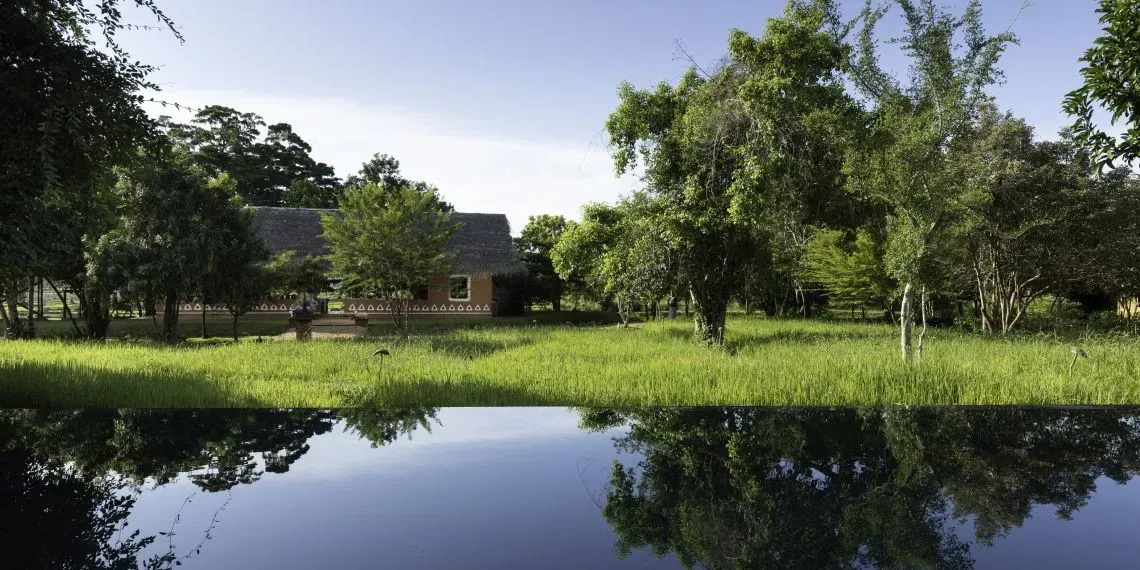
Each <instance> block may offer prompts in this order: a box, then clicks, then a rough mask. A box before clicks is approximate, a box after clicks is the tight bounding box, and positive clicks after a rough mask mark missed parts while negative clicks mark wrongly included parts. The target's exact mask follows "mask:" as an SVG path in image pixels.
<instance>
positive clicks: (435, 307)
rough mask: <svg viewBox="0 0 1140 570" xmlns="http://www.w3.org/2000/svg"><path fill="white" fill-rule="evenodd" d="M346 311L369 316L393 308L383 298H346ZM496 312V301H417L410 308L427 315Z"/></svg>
mask: <svg viewBox="0 0 1140 570" xmlns="http://www.w3.org/2000/svg"><path fill="white" fill-rule="evenodd" d="M344 312H346V313H349V314H351V313H364V314H367V315H368V316H369V317H372V316H377V317H381V316H388V315H390V314H392V308H391V305H390V304H389V302H388V301H385V300H382V299H345V300H344ZM494 312H495V304H494V303H472V302H470V301H449V302H447V303H431V302H428V301H415V302H413V304H412V306H411V309H410V314H412V315H415V316H425V317H430V316H441V317H443V316H447V317H489V316H492V315H494Z"/></svg>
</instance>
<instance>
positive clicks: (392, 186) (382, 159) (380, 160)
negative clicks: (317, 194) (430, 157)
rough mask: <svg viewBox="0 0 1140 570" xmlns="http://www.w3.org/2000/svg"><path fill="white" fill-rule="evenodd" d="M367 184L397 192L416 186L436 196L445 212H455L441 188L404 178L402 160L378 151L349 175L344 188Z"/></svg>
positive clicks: (439, 207) (417, 189) (439, 205)
mask: <svg viewBox="0 0 1140 570" xmlns="http://www.w3.org/2000/svg"><path fill="white" fill-rule="evenodd" d="M366 184H376V185H378V186H380V187H382V188H383V189H384V191H385V192H390V193H395V192H398V191H400V190H401V189H403V188H406V187H411V188H414V189H415V190H416V191H417V192H419V193H420V194H425V195H426V194H428V193H432V195H433V196H435V201H434V202H433V203H434V204H435V206H436V207H437V208H438V209H440V210H441V211H444V212H453V211H455V208H454V207H452V205H451V204H449V203H447V202H445V201H444V200H443V198H442V197H441V196H440V195H439V189H438V188H436V187H435V186H432V185H430V184H428V183H426V182H417V181H413V180H408V179H407V178H404V175H403V174H401V173H400V161H398V160H396V159H395V158H394V157H392V156H389V155H387V154H380V153H376V154H374V155H372V158H371V159H370V160H369V161H368V162H365V163H364V164H362V165H361V166H360V172H358V173H357V174H354V175H352V176H349V177H348V178H347V179H346V180H345V181H344V188H343V189H342V192H343V191H344V190H345V189H348V188H355V187H360V186H364V185H366Z"/></svg>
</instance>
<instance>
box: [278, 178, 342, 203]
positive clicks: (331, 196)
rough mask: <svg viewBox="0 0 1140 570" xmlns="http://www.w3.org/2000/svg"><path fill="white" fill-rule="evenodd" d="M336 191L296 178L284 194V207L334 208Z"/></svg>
mask: <svg viewBox="0 0 1140 570" xmlns="http://www.w3.org/2000/svg"><path fill="white" fill-rule="evenodd" d="M336 199H337V191H336V190H333V189H329V188H327V187H323V186H321V185H319V184H317V183H316V182H313V181H312V180H308V179H306V178H297V179H295V180H293V181H292V182H291V183H289V189H288V190H287V191H286V192H285V205H286V206H288V207H290V208H335V207H336Z"/></svg>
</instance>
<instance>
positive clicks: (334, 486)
mask: <svg viewBox="0 0 1140 570" xmlns="http://www.w3.org/2000/svg"><path fill="white" fill-rule="evenodd" d="M1138 419H1140V409H1083V410H1064V409H1014V408H1007V409H968V408H958V409H953V410H950V409H944V410H921V409H920V410H843V409H839V410H823V409H799V410H797V409H776V408H771V409H749V408H744V409H732V408H728V409H694V410H670V409H656V410H568V409H558V408H482V409H480V408H448V409H442V410H433V409H427V408H425V409H421V410H355V411H354V410H345V411H340V412H330V411H311V410H301V411H281V410H278V411H257V412H255V411H145V410H124V411H104V412H93V411H82V412H67V411H58V412H36V411H26V410H5V411H0V505H2V506H3V509H2V510H0V536H6V537H7V538H6V539H5V540H12V541H14V542H13V544H19V545H22V546H23V549H22V550H21V549H19V548H17V549H16V550H12V549H9V552H17V553H21V552H22V553H23V554H22V556H24V558H20V557H19V556H17V558H16V559H15V562H16V563H17V567H29V568H37V567H41V568H87V567H100V568H136V567H138V568H141V567H147V561H148V559H150V560H151V565H150V567H155V568H166V567H172V565H173V563H174V562H175V561H177V562H181V566H179V567H181V568H188V569H196V568H204V569H205V568H209V569H214V568H218V569H223V568H315V567H317V568H320V567H323V568H389V567H390V568H521V567H542V568H677V567H682V566H683V565H685V564H686V563H687V564H689V565H691V566H694V567H707V568H736V567H793V568H816V567H850V568H855V567H898V566H908V567H947V568H1005V567H1034V568H1071V567H1097V568H1132V567H1135V565H1136V563H1135V562H1136V560H1138V559H1140V541H1137V540H1136V538H1135V529H1137V528H1140V525H1138V523H1140V494H1138V490H1140V487H1138V486H1137V484H1136V482H1135V476H1136V475H1137V474H1138V473H1140V437H1136V436H1137V435H1140V421H1137V420H1138ZM615 462H616V463H615ZM132 479H133V480H134V481H135V482H132ZM116 497H118V498H119V499H116ZM123 498H125V501H124V499H123ZM123 523H125V524H126V528H125V530H119V529H120V527H121V526H122V525H123ZM135 531H137V532H138V534H137V535H135V538H133V539H132V538H131V537H132V535H131V533H132V532H135ZM100 537H102V538H100ZM149 537H153V540H151V539H150V538H149ZM108 544H109V545H112V546H111V548H109V549H108V548H106V545H108ZM100 545H103V546H100ZM36 552H39V553H40V554H39V555H36V554H35V553H36ZM43 553H51V554H50V555H48V554H43ZM658 555H660V557H659V556H658ZM163 557H165V558H163ZM37 564H38V566H37Z"/></svg>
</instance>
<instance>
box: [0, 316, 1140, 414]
mask: <svg viewBox="0 0 1140 570" xmlns="http://www.w3.org/2000/svg"><path fill="white" fill-rule="evenodd" d="M560 319H561V317H551V316H546V317H544V319H543V320H544V321H545V322H546V323H548V324H543V323H542V322H540V323H539V324H538V325H537V326H534V325H531V324H530V323H528V322H527V320H528V319H513V320H505V321H501V320H496V321H494V322H488V321H485V322H481V323H473V324H468V325H466V326H457V325H455V324H446V323H436V324H431V325H426V326H423V327H421V328H420V329H419V330H418V331H417V332H415V333H414V334H413V335H412V336H411V338H410V339H408V340H404V339H402V338H401V337H399V336H398V335H396V334H394V333H393V332H392V331H391V330H390V329H389V328H388V327H385V326H378V327H375V328H374V329H372V330H371V331H370V334H369V336H367V337H365V338H363V339H359V340H354V341H317V340H314V341H309V342H306V343H297V342H292V341H277V342H256V339H255V338H252V337H246V338H243V339H242V340H241V342H239V343H236V344H235V343H231V342H218V343H216V344H204V343H200V342H188V343H185V344H184V345H182V346H179V347H173V348H171V347H165V346H160V345H157V344H154V343H153V342H149V341H123V340H112V341H108V342H107V343H105V344H94V343H86V342H75V341H64V340H35V341H3V342H0V406H5V407H13V406H64V407H67V406H80V407H212V406H269V407H338V406H353V405H362V404H379V405H391V406H399V405H412V404H417V405H434V406H475V405H558V406H646V405H828V406H832V405H834V406H846V405H895V404H910V405H929V404H936V405H937V404H1070V405H1071V404H1120V403H1128V404H1138V403H1140V339H1137V338H1136V337H1128V336H1102V337H1086V338H1082V339H1080V340H1079V341H1078V343H1079V344H1080V346H1081V347H1082V348H1084V349H1085V350H1086V351H1087V352H1088V354H1089V359H1088V360H1081V361H1079V362H1077V363H1076V366H1075V368H1074V369H1073V372H1072V375H1071V376H1070V374H1069V363H1070V361H1071V354H1070V352H1069V348H1070V346H1073V342H1072V341H1065V340H1059V339H1055V338H1053V337H1051V336H1021V337H1016V338H1011V339H1001V338H992V337H981V336H977V335H973V334H966V333H961V332H956V331H951V330H933V331H931V332H930V333H929V334H927V337H926V354H925V355H924V356H923V358H922V360H921V361H920V362H916V363H913V364H911V365H907V364H904V363H903V362H901V361H900V360H899V358H898V356H897V339H896V336H895V335H896V334H897V333H896V331H895V329H893V328H892V327H890V326H888V325H876V324H858V323H836V322H823V321H798V320H776V319H763V318H745V317H737V318H733V319H732V320H731V321H730V322H729V326H728V328H727V333H726V338H727V344H728V346H727V348H726V349H723V350H716V349H708V348H702V347H700V346H697V345H694V344H693V343H692V342H691V340H690V333H691V325H690V323H688V322H685V321H681V320H678V321H675V322H656V323H649V324H646V325H644V326H642V327H637V328H628V329H623V328H620V327H616V326H614V325H611V324H606V325H600V324H595V325H592V326H591V325H571V324H552V323H555V322H561V321H560ZM265 326H266V327H268V325H265ZM274 326H280V324H279V323H278V324H276V325H274ZM189 330H194V329H193V328H190V329H189ZM380 348H386V349H388V350H389V352H390V356H388V357H386V358H385V360H384V362H383V367H382V368H381V366H380V361H379V359H378V358H377V357H373V356H372V354H373V352H374V351H376V350H378V349H380Z"/></svg>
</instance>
